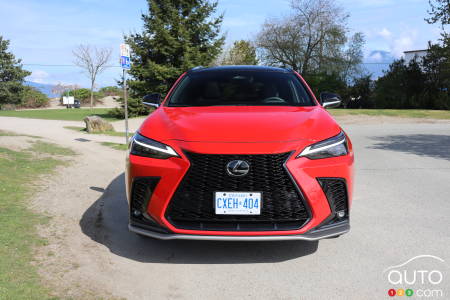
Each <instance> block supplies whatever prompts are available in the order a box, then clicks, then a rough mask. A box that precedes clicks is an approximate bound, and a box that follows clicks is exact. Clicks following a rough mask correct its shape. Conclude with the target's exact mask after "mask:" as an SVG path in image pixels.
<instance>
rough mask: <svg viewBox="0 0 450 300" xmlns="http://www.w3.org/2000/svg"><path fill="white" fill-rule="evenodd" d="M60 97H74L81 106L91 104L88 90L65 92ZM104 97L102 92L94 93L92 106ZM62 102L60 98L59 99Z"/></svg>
mask: <svg viewBox="0 0 450 300" xmlns="http://www.w3.org/2000/svg"><path fill="white" fill-rule="evenodd" d="M62 96H74V97H75V99H77V100H80V101H81V104H89V103H91V90H90V89H85V88H81V89H76V90H72V91H68V92H65V93H64V94H63V95H61V97H62ZM103 97H104V94H103V93H102V92H94V104H95V103H97V102H101V101H100V99H101V98H103ZM61 100H62V98H61Z"/></svg>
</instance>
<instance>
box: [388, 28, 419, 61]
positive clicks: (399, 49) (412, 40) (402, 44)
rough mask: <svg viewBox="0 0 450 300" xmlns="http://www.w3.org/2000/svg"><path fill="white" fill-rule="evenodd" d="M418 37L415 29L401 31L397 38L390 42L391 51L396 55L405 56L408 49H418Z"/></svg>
mask: <svg viewBox="0 0 450 300" xmlns="http://www.w3.org/2000/svg"><path fill="white" fill-rule="evenodd" d="M416 37H417V33H416V32H415V31H408V32H403V33H401V34H400V35H399V36H398V37H397V38H394V39H393V40H392V41H391V43H390V48H391V52H392V54H393V55H394V56H395V57H401V56H403V52H405V51H408V50H416V49H415V48H417V45H416Z"/></svg>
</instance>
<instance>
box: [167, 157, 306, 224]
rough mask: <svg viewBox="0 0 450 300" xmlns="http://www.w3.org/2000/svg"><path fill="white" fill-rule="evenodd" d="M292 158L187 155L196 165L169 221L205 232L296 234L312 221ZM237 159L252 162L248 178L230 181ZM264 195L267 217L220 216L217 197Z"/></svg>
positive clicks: (169, 212) (173, 203) (171, 207)
mask: <svg viewBox="0 0 450 300" xmlns="http://www.w3.org/2000/svg"><path fill="white" fill-rule="evenodd" d="M289 155H290V153H283V154H264V155H217V154H197V153H190V152H187V153H186V156H187V157H188V158H189V160H190V162H191V167H190V168H189V170H188V172H187V174H186V175H185V177H184V178H183V180H182V182H181V183H180V185H179V187H178V189H177V191H176V192H175V194H174V196H173V197H172V200H171V202H170V204H169V207H168V209H167V211H166V218H167V219H168V220H169V222H171V223H172V224H173V225H174V226H175V227H177V228H183V229H194V230H195V229H200V230H229V231H262V230H293V229H299V228H301V227H302V226H303V225H304V224H305V223H306V222H307V221H308V220H309V210H308V209H307V207H306V204H305V202H304V199H303V197H302V195H301V194H300V192H299V191H298V189H297V187H296V185H295V184H294V182H293V180H292V179H291V177H290V176H289V174H288V172H287V171H286V169H285V167H284V163H285V162H286V160H287V159H288V158H289ZM232 160H244V161H246V162H248V163H249V165H250V171H249V173H248V174H247V175H245V176H242V177H233V176H230V175H229V174H228V173H227V171H226V165H227V164H228V163H229V162H230V161H232ZM216 191H224V192H234V191H236V192H238V191H241V192H262V207H261V214H260V215H258V216H247V215H240V216H237V215H216V214H215V209H214V192H216Z"/></svg>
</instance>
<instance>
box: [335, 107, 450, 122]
mask: <svg viewBox="0 0 450 300" xmlns="http://www.w3.org/2000/svg"><path fill="white" fill-rule="evenodd" d="M330 113H331V114H332V115H333V116H347V115H368V116H389V117H402V118H427V119H441V120H450V111H449V110H426V109H330Z"/></svg>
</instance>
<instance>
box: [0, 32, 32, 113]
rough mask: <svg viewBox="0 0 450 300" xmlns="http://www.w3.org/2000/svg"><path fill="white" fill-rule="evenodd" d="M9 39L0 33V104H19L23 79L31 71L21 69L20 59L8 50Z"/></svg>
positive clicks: (22, 89)
mask: <svg viewBox="0 0 450 300" xmlns="http://www.w3.org/2000/svg"><path fill="white" fill-rule="evenodd" d="M8 46H9V40H4V39H3V37H2V36H1V35H0V105H1V104H20V102H21V101H22V96H23V95H22V93H23V91H24V86H23V81H24V79H25V77H26V76H28V75H30V74H31V73H30V72H28V71H26V70H23V69H22V65H21V60H20V59H16V58H15V56H14V54H12V53H11V52H8Z"/></svg>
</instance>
